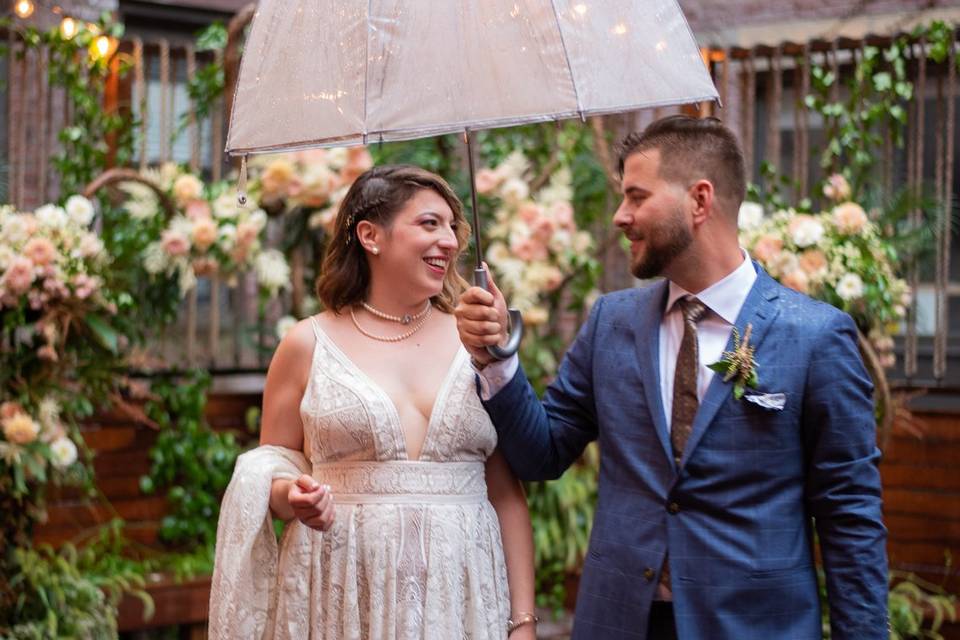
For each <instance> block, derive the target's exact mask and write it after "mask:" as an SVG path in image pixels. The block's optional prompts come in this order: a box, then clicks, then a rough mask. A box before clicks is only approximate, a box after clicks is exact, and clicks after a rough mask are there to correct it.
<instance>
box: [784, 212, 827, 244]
mask: <svg viewBox="0 0 960 640" xmlns="http://www.w3.org/2000/svg"><path fill="white" fill-rule="evenodd" d="M823 232H824V229H823V225H822V224H820V222H819V221H818V220H813V219H808V220H802V221H801V222H800V223H799V224H797V225H796V228H795V229H794V230H793V238H792V240H793V243H794V244H795V245H797V246H798V247H800V248H801V249H803V248H806V247H810V246H813V245H815V244H817V243H819V242H820V240H821V239H822V238H823Z"/></svg>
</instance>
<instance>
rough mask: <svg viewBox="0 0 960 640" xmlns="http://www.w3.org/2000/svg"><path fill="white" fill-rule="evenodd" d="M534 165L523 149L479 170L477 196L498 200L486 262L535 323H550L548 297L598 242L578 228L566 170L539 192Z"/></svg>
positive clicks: (516, 305)
mask: <svg viewBox="0 0 960 640" xmlns="http://www.w3.org/2000/svg"><path fill="white" fill-rule="evenodd" d="M529 169H530V163H529V161H528V160H527V158H526V157H525V156H524V155H523V154H522V153H521V152H519V151H515V152H513V153H512V154H510V155H509V156H508V157H507V158H506V159H505V160H504V161H503V162H501V163H500V164H499V165H498V166H497V167H495V168H484V169H481V170H480V171H478V172H477V176H476V187H477V192H478V193H480V194H482V195H487V196H492V197H494V198H497V199H498V200H499V206H498V208H497V209H496V212H495V213H494V224H493V225H492V226H491V227H490V228H489V229H488V230H487V235H488V237H489V238H490V240H491V241H490V244H489V247H488V249H487V255H486V259H487V261H488V263H489V264H490V266H491V267H492V268H493V269H495V271H496V273H497V275H498V277H497V282H498V283H499V286H500V288H501V290H503V292H504V294H505V295H506V296H507V297H508V299H509V300H510V302H511V305H513V306H515V307H517V308H518V309H519V310H520V311H521V312H522V313H523V317H524V321H525V322H526V323H528V324H530V325H538V324H542V323H544V322H546V321H547V320H548V311H547V307H546V304H545V296H546V295H547V294H549V293H550V292H552V291H555V290H556V289H557V288H558V287H560V286H561V285H562V284H563V282H564V280H565V279H566V278H567V277H568V276H570V275H571V274H572V272H573V270H574V268H575V259H576V258H577V256H582V255H584V254H586V253H588V252H589V251H590V250H591V249H592V248H593V238H591V237H590V234H588V233H587V232H585V231H580V230H579V229H578V228H577V225H576V222H575V220H574V215H573V206H572V204H571V202H570V201H571V199H572V197H573V189H572V187H571V175H570V171H569V169H567V168H566V167H561V168H560V169H558V170H557V171H556V172H555V173H554V174H553V175H552V176H551V177H550V180H549V182H548V183H547V184H546V185H544V186H543V187H542V188H541V189H539V191H538V192H537V193H533V194H531V190H530V185H529V183H528V182H527V178H526V175H527V173H528V172H529Z"/></svg>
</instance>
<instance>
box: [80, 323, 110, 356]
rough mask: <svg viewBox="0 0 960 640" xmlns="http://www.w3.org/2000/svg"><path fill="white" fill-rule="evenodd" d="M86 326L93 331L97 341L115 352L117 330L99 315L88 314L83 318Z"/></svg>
mask: <svg viewBox="0 0 960 640" xmlns="http://www.w3.org/2000/svg"><path fill="white" fill-rule="evenodd" d="M84 322H85V323H86V324H87V327H89V328H90V330H91V331H92V332H93V335H94V337H95V338H96V339H97V342H99V343H100V345H101V346H102V347H104V348H105V349H107V350H109V351H110V352H111V353H117V351H118V346H117V332H116V331H114V329H113V327H111V326H110V325H109V324H107V322H106V321H105V320H104V319H103V318H101V317H100V316H97V315H94V314H88V315H87V316H86V317H85V318H84Z"/></svg>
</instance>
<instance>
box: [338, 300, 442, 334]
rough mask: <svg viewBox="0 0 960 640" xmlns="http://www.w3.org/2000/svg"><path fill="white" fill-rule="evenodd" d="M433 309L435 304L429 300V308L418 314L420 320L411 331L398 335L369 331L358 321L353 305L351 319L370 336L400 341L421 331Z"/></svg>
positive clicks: (360, 330) (354, 324)
mask: <svg viewBox="0 0 960 640" xmlns="http://www.w3.org/2000/svg"><path fill="white" fill-rule="evenodd" d="M364 306H366V305H364ZM432 309H433V305H431V304H430V303H429V302H428V303H427V308H426V309H424V310H423V311H421V312H420V313H418V314H417V316H418V317H420V321H419V322H418V323H417V324H416V325H414V327H413V328H412V329H410V331H407V332H406V333H401V334H400V335H398V336H378V335H377V334H375V333H370V332H369V331H367V330H366V329H364V328H363V327H361V326H360V323H359V322H357V315H356V314H355V313H354V311H353V307H350V319H351V320H353V326H355V327H356V328H357V331H359V332H360V333H362V334H363V335H365V336H367V337H368V338H372V339H374V340H379V341H380V342H400V341H401V340H406V339H407V338H409V337H410V336H412V335H413V334H415V333H416V332H417V331H420V329H421V327H423V325H424V324H425V323H426V322H427V318H429V317H430V311H431V310H432Z"/></svg>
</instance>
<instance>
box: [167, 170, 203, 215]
mask: <svg viewBox="0 0 960 640" xmlns="http://www.w3.org/2000/svg"><path fill="white" fill-rule="evenodd" d="M202 196H203V183H202V182H200V179H199V178H197V177H196V176H194V175H190V174H189V173H187V174H184V175H182V176H180V177H178V178H177V179H176V180H174V182H173V197H174V199H175V200H176V201H177V204H179V205H180V206H181V207H186V206H187V205H188V204H190V202H191V201H192V200H199V199H200V198H201V197H202Z"/></svg>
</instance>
